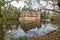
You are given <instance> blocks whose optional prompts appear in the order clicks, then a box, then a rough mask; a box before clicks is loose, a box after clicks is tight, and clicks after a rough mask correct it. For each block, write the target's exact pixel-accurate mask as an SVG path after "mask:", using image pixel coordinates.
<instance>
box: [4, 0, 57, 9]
mask: <svg viewBox="0 0 60 40" xmlns="http://www.w3.org/2000/svg"><path fill="white" fill-rule="evenodd" d="M5 1H7V0H5ZM9 1H10V0H9ZM24 1H26V2H28V0H22V1H18V3H17V2H16V1H12V2H11V5H13V6H15V7H17V8H21V9H22V8H23V7H24V6H25V5H26V6H27V7H28V5H27V4H26V3H24ZM49 2H50V3H52V4H53V2H51V1H49ZM40 3H41V4H42V5H43V6H45V5H46V4H47V1H40ZM31 7H32V8H33V9H37V8H41V7H39V4H38V3H37V1H36V0H32V5H31ZM46 8H47V9H53V6H52V5H51V4H49V3H48V4H47V6H46ZM56 8H58V7H57V6H56Z"/></svg>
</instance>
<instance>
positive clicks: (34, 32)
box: [5, 23, 57, 38]
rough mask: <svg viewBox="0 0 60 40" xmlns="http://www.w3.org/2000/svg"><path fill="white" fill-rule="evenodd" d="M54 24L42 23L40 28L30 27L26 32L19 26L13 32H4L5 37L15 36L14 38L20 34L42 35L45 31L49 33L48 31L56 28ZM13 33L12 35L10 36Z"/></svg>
mask: <svg viewBox="0 0 60 40" xmlns="http://www.w3.org/2000/svg"><path fill="white" fill-rule="evenodd" d="M56 29H57V28H56V26H55V25H52V24H51V23H49V24H45V25H44V24H42V27H41V28H39V29H38V28H37V27H36V28H33V29H30V30H27V32H24V30H23V29H22V28H20V26H19V27H18V29H17V30H16V31H15V32H10V33H6V35H5V36H7V37H15V38H18V37H20V36H25V35H27V36H31V35H32V36H31V37H33V36H42V35H45V34H47V33H49V32H50V31H53V30H56ZM13 31H14V30H13ZM12 35H13V36H12Z"/></svg>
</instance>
